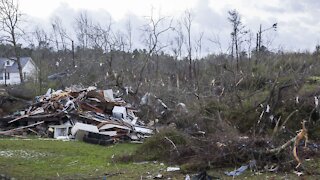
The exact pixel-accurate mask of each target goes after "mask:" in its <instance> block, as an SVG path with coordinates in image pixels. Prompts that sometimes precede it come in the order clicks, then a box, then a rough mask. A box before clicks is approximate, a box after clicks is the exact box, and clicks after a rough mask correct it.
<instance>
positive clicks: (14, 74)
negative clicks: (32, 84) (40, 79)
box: [0, 57, 38, 84]
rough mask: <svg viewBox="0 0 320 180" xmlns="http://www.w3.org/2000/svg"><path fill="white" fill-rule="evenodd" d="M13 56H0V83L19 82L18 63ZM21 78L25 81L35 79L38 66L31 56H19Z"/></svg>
mask: <svg viewBox="0 0 320 180" xmlns="http://www.w3.org/2000/svg"><path fill="white" fill-rule="evenodd" d="M12 59H14V58H10V59H9V58H0V84H20V83H21V81H20V75H19V70H18V63H17V62H16V61H14V60H12ZM20 62H21V66H22V73H23V78H24V80H25V81H27V80H30V79H34V80H35V79H36V77H37V72H38V67H37V66H36V64H35V63H34V62H33V60H32V58H31V57H20Z"/></svg>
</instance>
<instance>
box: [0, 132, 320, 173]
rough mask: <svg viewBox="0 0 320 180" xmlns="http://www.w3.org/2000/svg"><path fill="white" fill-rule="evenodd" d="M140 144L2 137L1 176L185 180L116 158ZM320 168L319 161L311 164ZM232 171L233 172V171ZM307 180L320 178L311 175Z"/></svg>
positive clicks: (158, 165)
mask: <svg viewBox="0 0 320 180" xmlns="http://www.w3.org/2000/svg"><path fill="white" fill-rule="evenodd" d="M139 146H140V145H139V144H125V143H124V144H116V145H112V146H107V147H105V146H98V145H92V144H87V143H83V142H77V141H71V142H70V141H67V142H64V141H56V140H51V139H12V138H9V139H8V138H0V174H5V175H6V176H9V177H14V178H16V179H152V178H153V177H154V176H155V175H157V174H158V173H160V174H163V175H164V176H165V177H166V178H165V179H167V178H168V177H170V178H171V179H184V175H183V174H182V173H169V172H165V169H166V167H167V166H166V165H164V164H162V163H159V162H148V163H119V162H115V160H114V159H115V158H116V157H119V156H121V155H124V154H132V153H133V152H134V151H135V150H136V149H137V148H138V147H139ZM307 164H308V165H309V166H314V167H313V169H314V168H316V169H317V167H318V168H319V167H320V166H319V164H320V163H319V161H317V160H311V161H308V162H307ZM229 170H230V169H229ZM224 171H225V170H223V169H218V170H210V171H209V174H210V175H213V176H215V177H219V178H220V179H233V178H232V177H227V176H225V175H224V174H223V172H224ZM235 179H300V178H298V177H297V176H296V175H294V174H293V173H280V174H276V173H272V174H271V173H263V174H260V175H253V173H252V172H250V171H246V172H245V173H244V174H242V175H240V176H238V177H236V178H235ZM307 179H320V176H308V177H307Z"/></svg>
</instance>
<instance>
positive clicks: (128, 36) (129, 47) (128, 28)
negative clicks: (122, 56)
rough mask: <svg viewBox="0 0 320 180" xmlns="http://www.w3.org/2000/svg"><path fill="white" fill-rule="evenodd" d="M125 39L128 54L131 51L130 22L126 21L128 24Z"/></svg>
mask: <svg viewBox="0 0 320 180" xmlns="http://www.w3.org/2000/svg"><path fill="white" fill-rule="evenodd" d="M126 37H127V41H128V52H131V51H132V44H133V43H132V24H131V20H130V19H128V22H127V24H126Z"/></svg>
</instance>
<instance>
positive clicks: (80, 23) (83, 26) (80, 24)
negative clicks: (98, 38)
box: [75, 12, 92, 48]
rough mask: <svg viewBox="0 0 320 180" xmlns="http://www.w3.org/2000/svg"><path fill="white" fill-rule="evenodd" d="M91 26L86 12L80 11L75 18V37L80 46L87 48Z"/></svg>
mask: <svg viewBox="0 0 320 180" xmlns="http://www.w3.org/2000/svg"><path fill="white" fill-rule="evenodd" d="M91 26H92V21H91V19H90V18H89V17H88V15H87V12H81V13H80V14H79V16H78V17H77V18H76V29H75V30H76V32H77V38H78V41H79V42H80V46H81V47H82V48H88V44H89V31H90V28H91Z"/></svg>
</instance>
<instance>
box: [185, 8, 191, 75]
mask: <svg viewBox="0 0 320 180" xmlns="http://www.w3.org/2000/svg"><path fill="white" fill-rule="evenodd" d="M192 20H193V19H192V14H191V11H190V10H186V11H185V16H184V18H183V25H184V27H185V29H186V31H187V42H186V45H187V51H188V60H189V78H190V80H192V44H191V26H192Z"/></svg>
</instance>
